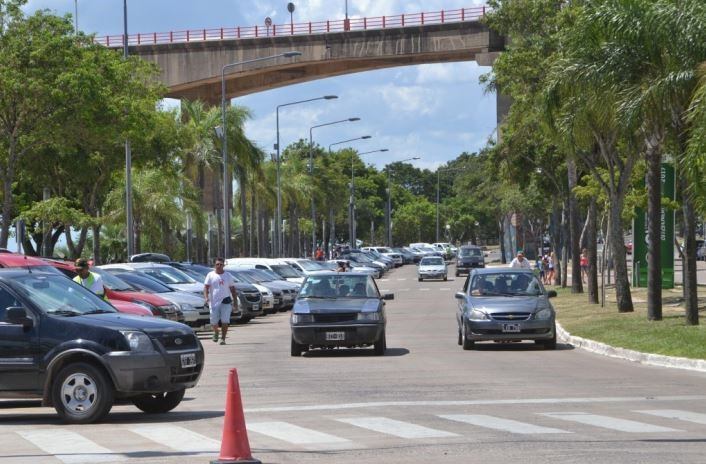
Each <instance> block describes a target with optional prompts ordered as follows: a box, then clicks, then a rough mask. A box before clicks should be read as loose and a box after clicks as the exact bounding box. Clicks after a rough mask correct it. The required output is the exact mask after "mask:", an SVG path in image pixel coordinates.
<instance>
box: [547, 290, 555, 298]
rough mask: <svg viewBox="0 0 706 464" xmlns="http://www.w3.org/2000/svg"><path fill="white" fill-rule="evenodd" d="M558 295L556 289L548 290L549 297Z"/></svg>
mask: <svg viewBox="0 0 706 464" xmlns="http://www.w3.org/2000/svg"><path fill="white" fill-rule="evenodd" d="M554 297H556V290H549V291H548V292H547V298H554Z"/></svg>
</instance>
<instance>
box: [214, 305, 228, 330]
mask: <svg viewBox="0 0 706 464" xmlns="http://www.w3.org/2000/svg"><path fill="white" fill-rule="evenodd" d="M231 312H233V304H232V303H227V304H225V303H218V304H213V303H211V325H217V324H218V322H219V321H220V322H221V323H223V324H229V323H230V314H231Z"/></svg>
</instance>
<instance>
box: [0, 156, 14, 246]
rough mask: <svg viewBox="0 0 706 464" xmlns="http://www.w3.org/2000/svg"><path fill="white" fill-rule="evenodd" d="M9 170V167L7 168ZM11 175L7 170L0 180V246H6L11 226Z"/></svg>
mask: <svg viewBox="0 0 706 464" xmlns="http://www.w3.org/2000/svg"><path fill="white" fill-rule="evenodd" d="M8 171H10V168H8ZM13 177H14V176H13V175H12V174H11V173H9V172H8V174H7V175H5V176H3V180H2V187H3V188H2V191H3V202H2V226H1V227H0V248H7V241H8V238H9V237H10V226H12V205H13V198H12V180H13Z"/></svg>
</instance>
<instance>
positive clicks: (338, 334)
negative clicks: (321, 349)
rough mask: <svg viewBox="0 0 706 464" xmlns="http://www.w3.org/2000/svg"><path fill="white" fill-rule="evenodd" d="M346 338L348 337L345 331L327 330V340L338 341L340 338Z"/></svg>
mask: <svg viewBox="0 0 706 464" xmlns="http://www.w3.org/2000/svg"><path fill="white" fill-rule="evenodd" d="M345 339H346V333H345V332H326V340H327V341H338V340H345Z"/></svg>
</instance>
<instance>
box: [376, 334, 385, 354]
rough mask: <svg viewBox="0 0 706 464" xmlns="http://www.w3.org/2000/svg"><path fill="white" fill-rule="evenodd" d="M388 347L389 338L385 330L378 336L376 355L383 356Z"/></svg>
mask: <svg viewBox="0 0 706 464" xmlns="http://www.w3.org/2000/svg"><path fill="white" fill-rule="evenodd" d="M386 349H387V340H385V331H383V332H382V335H380V338H378V340H377V341H376V342H375V345H374V350H375V356H383V355H384V354H385V350H386Z"/></svg>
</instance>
